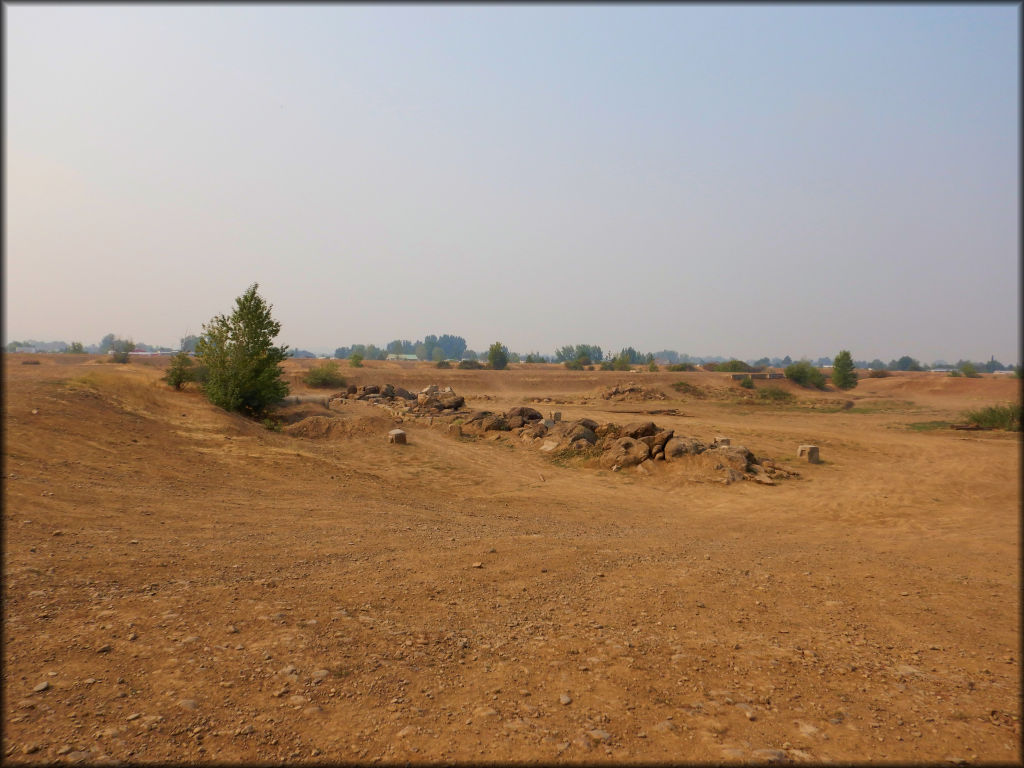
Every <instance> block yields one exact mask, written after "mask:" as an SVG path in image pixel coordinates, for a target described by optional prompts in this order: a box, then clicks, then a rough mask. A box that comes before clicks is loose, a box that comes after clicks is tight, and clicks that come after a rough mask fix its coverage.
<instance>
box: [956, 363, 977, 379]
mask: <svg viewBox="0 0 1024 768" xmlns="http://www.w3.org/2000/svg"><path fill="white" fill-rule="evenodd" d="M960 372H961V373H962V374H963V375H964V376H966V377H967V378H968V379H980V378H981V374H980V373H978V369H977V368H975V367H974V363H964V364H963V365H961V366H960Z"/></svg>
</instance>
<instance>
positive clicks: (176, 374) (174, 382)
mask: <svg viewBox="0 0 1024 768" xmlns="http://www.w3.org/2000/svg"><path fill="white" fill-rule="evenodd" d="M163 379H164V381H166V382H167V383H168V384H170V385H171V386H172V387H174V388H175V389H181V388H182V386H183V385H184V384H185V383H186V382H189V381H195V380H196V371H195V366H194V365H193V363H192V358H191V357H189V356H188V355H187V354H185V353H184V352H179V353H178V354H176V355H175V356H174V357H172V358H171V364H170V365H169V366H168V367H167V373H165V374H164V376H163Z"/></svg>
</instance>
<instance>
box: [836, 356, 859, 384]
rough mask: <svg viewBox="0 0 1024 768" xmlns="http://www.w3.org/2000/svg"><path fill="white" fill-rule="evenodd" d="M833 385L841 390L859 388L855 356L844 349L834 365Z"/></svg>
mask: <svg viewBox="0 0 1024 768" xmlns="http://www.w3.org/2000/svg"><path fill="white" fill-rule="evenodd" d="M832 383H833V384H835V385H836V386H837V387H839V389H853V388H854V387H856V386H857V372H856V371H855V370H854V369H853V355H851V354H850V351H849V350H847V349H844V350H842V351H840V353H839V354H838V355H836V358H835V361H834V362H833V363H832Z"/></svg>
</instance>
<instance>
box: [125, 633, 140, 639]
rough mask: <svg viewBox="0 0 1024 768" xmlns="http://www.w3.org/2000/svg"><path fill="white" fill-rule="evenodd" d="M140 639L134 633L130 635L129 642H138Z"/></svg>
mask: <svg viewBox="0 0 1024 768" xmlns="http://www.w3.org/2000/svg"><path fill="white" fill-rule="evenodd" d="M138 639H139V636H138V635H137V634H135V633H134V632H132V633H131V634H130V635H128V640H129V641H131V640H138Z"/></svg>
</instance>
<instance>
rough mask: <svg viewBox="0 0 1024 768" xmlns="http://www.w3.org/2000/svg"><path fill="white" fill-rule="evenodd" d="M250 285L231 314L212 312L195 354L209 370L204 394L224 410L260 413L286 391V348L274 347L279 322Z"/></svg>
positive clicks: (278, 331) (279, 327)
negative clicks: (283, 367)
mask: <svg viewBox="0 0 1024 768" xmlns="http://www.w3.org/2000/svg"><path fill="white" fill-rule="evenodd" d="M258 288H259V285H257V284H256V283H254V284H253V285H251V286H250V287H249V289H248V290H247V291H246V292H245V293H243V294H242V295H241V296H239V297H238V298H237V299H235V310H234V312H232V313H231V315H230V316H225V315H216V316H215V317H213V318H212V319H211V320H210V322H209V323H206V324H205V325H204V326H203V335H202V338H201V339H200V340H199V344H198V346H197V357H198V358H199V361H200V362H201V363H202V364H203V365H205V366H206V367H207V369H208V372H207V377H206V381H205V382H204V384H203V392H204V393H205V394H206V397H207V399H209V401H210V402H211V403H213V404H214V405H216V406H218V407H219V408H223V409H224V410H226V411H239V412H242V413H248V414H250V415H259V414H262V412H263V411H265V410H266V408H267V406H268V405H271V404H273V403H276V402H277V401H278V400H281V399H282V398H284V396H285V395H287V394H288V384H287V383H286V382H285V381H284V380H283V379H282V378H281V376H282V370H281V367H280V365H279V364H280V363H281V362H282V361H283V360H284V359H285V357H287V355H288V348H287V347H275V346H274V345H273V340H274V337H275V336H277V335H278V334H279V333H280V332H281V324H280V323H279V322H277V321H276V320H274V318H273V317H272V316H271V314H270V310H271V306H270V305H269V304H267V303H266V302H265V301H264V300H263V298H262V297H261V296H260V295H259V294H258V293H257V289H258Z"/></svg>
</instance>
